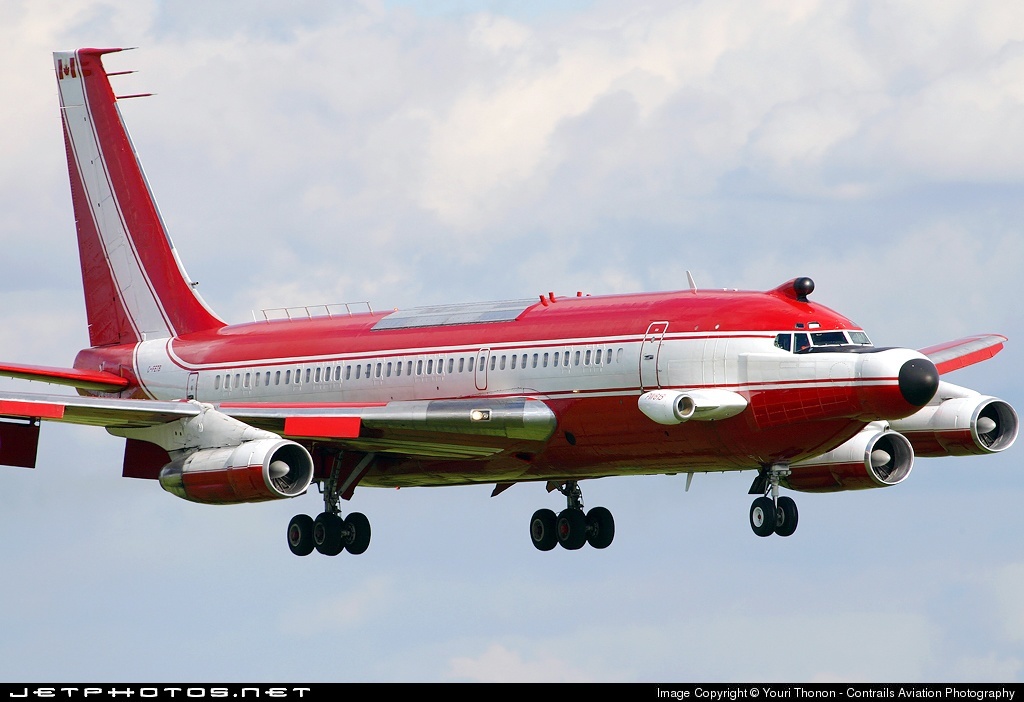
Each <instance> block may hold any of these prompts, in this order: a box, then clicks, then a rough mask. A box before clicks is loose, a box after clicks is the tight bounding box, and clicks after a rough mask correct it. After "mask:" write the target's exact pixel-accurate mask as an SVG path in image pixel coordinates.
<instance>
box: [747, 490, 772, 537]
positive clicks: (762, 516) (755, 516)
mask: <svg viewBox="0 0 1024 702" xmlns="http://www.w3.org/2000/svg"><path fill="white" fill-rule="evenodd" d="M750 528H751V529H753V530H754V533H755V534H757V535H758V536H771V535H772V534H774V533H775V503H774V502H772V499H771V498H770V497H759V498H757V499H756V500H754V501H753V503H751V505H750Z"/></svg>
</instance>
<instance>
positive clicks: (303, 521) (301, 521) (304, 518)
mask: <svg viewBox="0 0 1024 702" xmlns="http://www.w3.org/2000/svg"><path fill="white" fill-rule="evenodd" d="M288 548H289V549H291V552H292V553H294V554H295V555H296V556H308V555H309V554H311V553H312V552H313V518H312V517H310V516H309V515H308V514H296V515H295V516H294V517H292V520H291V521H290V522H288Z"/></svg>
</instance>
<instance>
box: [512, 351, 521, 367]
mask: <svg viewBox="0 0 1024 702" xmlns="http://www.w3.org/2000/svg"><path fill="white" fill-rule="evenodd" d="M517 360H519V356H517V355H516V354H512V370H515V369H516V361H517Z"/></svg>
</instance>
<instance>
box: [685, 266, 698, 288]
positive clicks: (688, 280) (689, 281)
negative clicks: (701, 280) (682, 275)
mask: <svg viewBox="0 0 1024 702" xmlns="http://www.w3.org/2000/svg"><path fill="white" fill-rule="evenodd" d="M686 282H688V283H689V284H690V292H697V284H696V283H695V282H693V276H692V275H690V271H686Z"/></svg>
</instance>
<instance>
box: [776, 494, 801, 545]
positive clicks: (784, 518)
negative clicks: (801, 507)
mask: <svg viewBox="0 0 1024 702" xmlns="http://www.w3.org/2000/svg"><path fill="white" fill-rule="evenodd" d="M798 520H799V514H798V513H797V510H796V502H794V501H793V498H791V497H785V496H783V497H780V498H779V501H778V504H776V505H775V533H776V534H778V535H779V536H792V535H793V532H794V531H796V524H797V521H798Z"/></svg>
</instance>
